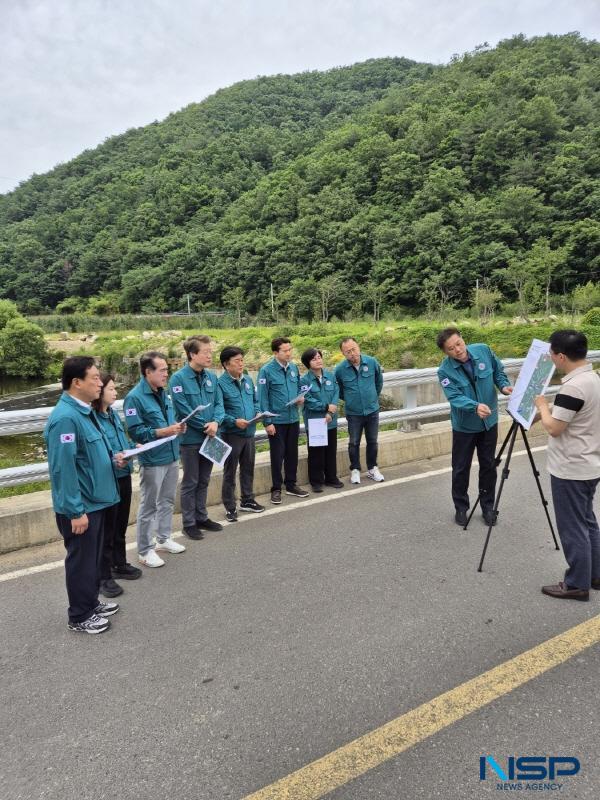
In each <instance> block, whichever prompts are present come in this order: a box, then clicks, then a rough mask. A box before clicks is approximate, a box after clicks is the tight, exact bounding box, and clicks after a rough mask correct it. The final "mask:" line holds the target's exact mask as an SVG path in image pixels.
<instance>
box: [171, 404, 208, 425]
mask: <svg viewBox="0 0 600 800" xmlns="http://www.w3.org/2000/svg"><path fill="white" fill-rule="evenodd" d="M210 405H212V403H208V405H205V406H196V408H195V409H194V410H193V411H190V413H189V414H188V415H187V417H184V418H183V419H180V420H179V421H180V422H187V421H188V420H189V419H191V418H192V417H195V416H196V414H199V413H200V411H204V409H205V408H208V406H210Z"/></svg>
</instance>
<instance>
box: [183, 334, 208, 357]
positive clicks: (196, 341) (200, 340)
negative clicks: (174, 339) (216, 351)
mask: <svg viewBox="0 0 600 800" xmlns="http://www.w3.org/2000/svg"><path fill="white" fill-rule="evenodd" d="M201 344H212V339H211V338H210V336H204V335H198V336H190V337H189V338H188V339H186V340H185V342H184V343H183V349H184V350H185V354H186V356H187V360H188V361H191V359H192V356H193V355H195V354H196V353H197V352H198V351H199V350H200V345H201Z"/></svg>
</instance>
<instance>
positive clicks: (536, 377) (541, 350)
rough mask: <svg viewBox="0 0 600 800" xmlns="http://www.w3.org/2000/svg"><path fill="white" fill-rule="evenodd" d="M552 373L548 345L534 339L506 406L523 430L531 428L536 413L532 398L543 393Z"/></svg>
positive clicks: (552, 366)
mask: <svg viewBox="0 0 600 800" xmlns="http://www.w3.org/2000/svg"><path fill="white" fill-rule="evenodd" d="M553 374H554V364H553V362H552V359H551V358H550V345H549V344H548V342H542V341H541V339H534V340H533V341H532V343H531V346H530V348H529V351H528V353H527V356H526V357H525V363H524V364H523V366H522V367H521V371H520V372H519V377H518V378H517V382H516V383H515V387H514V389H513V391H512V394H511V395H510V398H509V400H508V406H507V408H508V412H509V414H510V415H511V417H512V418H513V419H516V421H517V422H518V423H519V424H520V425H522V426H523V427H524V428H525V430H529V428H531V425H532V423H533V419H534V417H535V415H536V413H537V408H536V406H535V402H534V400H535V398H536V396H537V395H538V394H544V392H545V391H546V388H547V387H548V384H549V383H550V379H551V378H552V375H553Z"/></svg>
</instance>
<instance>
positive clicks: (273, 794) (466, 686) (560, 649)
mask: <svg viewBox="0 0 600 800" xmlns="http://www.w3.org/2000/svg"><path fill="white" fill-rule="evenodd" d="M598 642H600V615H599V616H596V617H593V618H592V619H590V620H588V621H587V622H583V623H581V625H577V626H576V627H574V628H570V629H569V630H567V631H565V632H564V633H561V634H559V635H558V636H555V637H553V638H552V639H548V641H546V642H543V643H542V644H540V645H537V647H533V648H532V649H531V650H527V651H526V652H525V653H521V655H518V656H516V657H515V658H511V659H510V660H509V661H505V662H504V663H503V664H499V665H498V666H497V667H494V668H493V669H491V670H489V671H488V672H484V673H483V674H482V675H478V676H477V677H476V678H473V679H472V680H470V681H467V682H466V683H463V684H461V685H460V686H457V687H455V688H454V689H451V690H450V691H448V692H444V694H441V695H439V696H438V697H435V698H434V699H433V700H430V701H429V702H428V703H424V704H423V705H421V706H418V708H415V709H413V710H412V711H408V712H407V713H406V714H403V715H402V716H400V717H397V718H396V719H394V720H392V721H391V722H388V723H387V724H385V725H382V726H381V727H380V728H377V729H376V730H374V731H371V732H370V733H367V734H365V735H364V736H361V737H360V738H359V739H355V740H354V741H353V742H349V743H348V744H347V745H344V746H343V747H340V748H339V749H338V750H334V751H333V752H332V753H329V754H328V755H326V756H323V758H320V759H318V760H317V761H313V762H312V763H311V764H307V766H305V767H302V768H301V769H299V770H297V771H296V772H292V773H291V775H288V776H287V777H285V778H282V779H281V780H279V781H277V782H276V783H273V784H271V785H270V786H266V787H265V788H264V789H260V790H259V791H258V792H254V793H253V794H250V795H248V796H247V797H246V798H244V800H316V798H320V797H323V796H324V795H326V794H328V793H329V792H332V791H333V790H334V789H337V788H339V787H340V786H343V785H344V784H346V783H348V782H349V781H351V780H354V778H358V777H359V776H360V775H364V774H365V773H366V772H368V771H369V770H371V769H373V768H374V767H378V766H379V765H380V764H383V763H384V762H385V761H388V760H389V759H390V758H394V757H395V756H397V755H399V754H400V753H403V752H404V751H405V750H408V749H409V748H410V747H412V746H413V745H415V744H418V743H419V742H422V741H423V740H424V739H427V738H429V737H430V736H433V735H434V734H435V733H437V732H438V731H441V730H443V729H444V728H447V727H448V726H449V725H452V724H453V723H454V722H457V721H458V720H460V719H462V718H463V717H466V716H467V715H468V714H472V713H473V712H474V711H477V710H478V709H480V708H482V707H483V706H486V705H488V704H489V703H491V702H493V701H494V700H497V699H498V698H499V697H502V696H503V695H505V694H508V693H509V692H512V691H513V690H514V689H518V688H519V687H520V686H523V684H525V683H528V682H529V681H531V680H533V679H534V678H537V677H539V676H540V675H543V674H544V673H545V672H547V671H548V670H550V669H552V668H553V667H556V666H558V665H559V664H563V663H564V662H565V661H568V660H569V659H570V658H572V657H573V656H575V655H577V654H578V653H581V652H582V651H583V650H585V649H587V648H588V647H591V646H592V645H594V644H597V643H598Z"/></svg>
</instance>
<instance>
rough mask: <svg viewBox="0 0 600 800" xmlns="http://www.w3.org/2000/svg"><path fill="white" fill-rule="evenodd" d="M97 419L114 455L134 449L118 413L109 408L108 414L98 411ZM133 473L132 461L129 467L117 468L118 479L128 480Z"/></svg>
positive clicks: (129, 462) (128, 463) (128, 464)
mask: <svg viewBox="0 0 600 800" xmlns="http://www.w3.org/2000/svg"><path fill="white" fill-rule="evenodd" d="M96 419H97V420H98V422H99V423H100V427H101V428H102V430H103V432H104V435H105V436H106V438H107V439H108V443H109V445H110V449H111V450H112V451H113V453H121V452H122V451H123V450H130V449H131V448H132V447H133V443H132V442H131V441H130V439H129V438H128V437H127V434H126V433H125V428H124V427H123V423H122V422H121V418H120V417H119V415H118V414H117V413H116V411H113V410H112V408H109V409H108V411H107V412H106V413H105V412H104V411H97V412H96ZM132 472H133V464H132V462H131V459H129V461H128V462H127V466H125V467H123V468H121V469H120V468H119V467H115V474H116V476H117V478H126V477H127V476H128V475H131V473H132Z"/></svg>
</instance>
